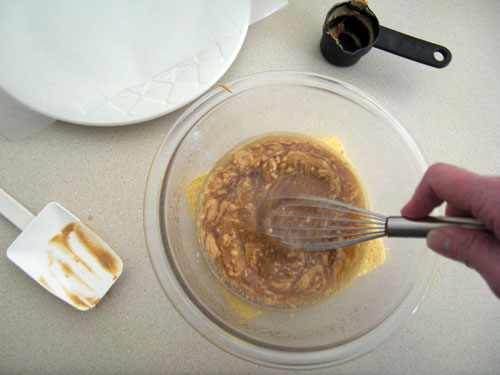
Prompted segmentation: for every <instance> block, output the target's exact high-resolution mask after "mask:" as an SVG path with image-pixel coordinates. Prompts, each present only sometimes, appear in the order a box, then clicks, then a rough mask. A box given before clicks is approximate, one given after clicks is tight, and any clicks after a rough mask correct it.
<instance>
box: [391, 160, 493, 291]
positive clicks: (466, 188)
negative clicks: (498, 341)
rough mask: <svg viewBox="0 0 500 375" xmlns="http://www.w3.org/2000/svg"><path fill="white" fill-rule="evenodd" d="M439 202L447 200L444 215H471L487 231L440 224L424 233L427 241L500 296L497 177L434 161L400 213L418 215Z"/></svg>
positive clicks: (411, 216) (412, 216) (421, 214)
mask: <svg viewBox="0 0 500 375" xmlns="http://www.w3.org/2000/svg"><path fill="white" fill-rule="evenodd" d="M443 202H446V203H447V204H446V215H447V216H472V217H475V218H476V219H479V220H480V221H481V222H482V223H483V224H484V225H486V227H487V228H489V229H490V230H491V233H488V232H485V231H481V230H475V229H465V228H458V227H443V228H439V229H434V230H432V231H431V232H430V233H429V234H428V235H427V245H428V246H429V247H430V248H431V249H433V250H435V251H436V252H437V253H439V254H441V255H443V256H446V257H448V258H451V259H455V260H457V261H459V262H462V263H464V264H466V265H467V266H469V267H471V268H473V269H475V270H476V271H477V272H479V273H480V274H481V276H482V277H483V278H484V279H485V280H486V282H487V283H488V285H489V286H490V288H491V290H492V291H493V293H495V294H496V296H497V297H498V298H500V179H498V178H495V177H484V176H480V175H478V174H475V173H472V172H469V171H466V170H464V169H462V168H458V167H455V166H452V165H449V164H444V163H438V164H434V165H432V166H431V167H429V169H428V170H427V172H426V173H425V175H424V177H423V178H422V181H420V184H419V185H418V187H417V189H416V191H415V194H414V195H413V197H412V198H411V200H410V201H409V202H408V203H407V204H406V205H405V206H404V207H403V209H402V210H401V214H402V215H403V216H405V217H408V218H414V219H416V218H421V217H424V216H427V215H428V214H429V213H430V212H431V211H432V210H433V208H434V207H437V206H439V205H440V204H441V203H443Z"/></svg>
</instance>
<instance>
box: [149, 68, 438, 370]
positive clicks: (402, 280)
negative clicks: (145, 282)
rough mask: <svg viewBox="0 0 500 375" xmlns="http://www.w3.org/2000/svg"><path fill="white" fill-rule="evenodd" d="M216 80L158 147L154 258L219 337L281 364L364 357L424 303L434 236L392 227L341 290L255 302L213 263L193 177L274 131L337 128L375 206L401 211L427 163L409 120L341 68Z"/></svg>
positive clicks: (177, 297)
mask: <svg viewBox="0 0 500 375" xmlns="http://www.w3.org/2000/svg"><path fill="white" fill-rule="evenodd" d="M228 86H229V87H230V88H231V90H232V93H230V92H229V91H227V90H225V89H223V88H216V89H214V90H212V91H210V92H209V93H207V94H206V95H205V96H203V97H202V98H201V99H199V100H198V101H197V102H196V103H195V104H193V105H192V106H191V107H190V108H189V109H187V110H186V111H185V112H184V114H183V115H182V116H181V117H180V118H179V119H178V121H177V123H176V124H175V125H174V127H173V128H172V130H171V131H170V132H169V134H168V135H167V136H166V137H165V139H164V140H163V142H162V144H161V146H160V148H159V149H158V151H157V154H156V156H155V158H154V161H153V164H152V166H151V170H150V173H149V178H148V182H147V187H146V195H145V203H144V229H145V234H146V241H147V246H148V251H149V256H150V259H151V263H152V265H153V268H154V270H155V272H156V276H157V277H158V280H159V282H160V284H161V286H162V287H163V289H164V291H165V293H166V294H167V296H168V297H169V299H170V301H171V302H172V304H173V305H174V307H175V308H176V309H177V311H178V312H179V313H180V314H181V315H182V316H183V317H184V319H185V320H186V321H187V322H188V323H189V324H191V326H192V327H193V328H194V329H195V330H196V331H197V332H199V333H200V334H201V335H202V336H204V337H205V338H206V339H207V340H209V341H210V342H212V343H214V344H215V345H217V346H219V347H220V348H222V349H224V350H226V351H227V352H229V353H232V354H234V355H236V356H238V357H240V358H244V359H247V360H249V361H252V362H256V363H259V364H263V365H268V366H272V367H281V368H317V367H324V366H329V365H333V364H338V363H341V362H345V361H347V360H350V359H353V358H355V357H357V356H360V355H362V354H364V353H366V352H368V351H370V350H371V349H373V348H374V347H375V346H377V345H378V344H380V343H381V342H382V341H384V340H385V339H386V338H387V337H388V336H389V335H390V334H392V333H393V332H394V331H395V330H396V329H397V328H398V327H399V326H400V325H401V324H402V323H403V322H404V320H405V319H407V318H408V316H410V315H411V314H412V313H414V312H415V311H416V310H417V307H418V305H419V303H420V302H421V300H422V298H423V296H424V294H425V292H426V290H427V289H428V287H429V285H430V282H431V280H432V277H433V274H434V272H435V269H436V265H437V256H436V255H435V254H434V253H433V252H431V251H429V250H428V249H427V248H426V245H425V241H423V240H415V239H400V238H387V239H384V244H385V247H386V251H387V254H386V260H385V263H384V264H382V265H381V266H379V267H378V268H377V269H375V270H373V271H372V272H370V273H368V274H367V275H365V276H361V277H359V278H358V279H356V280H355V281H354V282H353V283H352V284H351V285H350V286H349V287H347V288H346V289H344V290H342V291H341V292H340V293H339V294H337V295H335V296H333V297H332V298H329V299H327V300H325V301H323V302H321V303H319V304H316V305H312V306H309V307H304V308H300V309H296V310H293V311H292V310H276V309H274V310H271V309H269V310H266V309H257V308H255V307H252V306H251V305H247V304H246V303H245V302H243V300H240V299H239V297H238V296H236V295H235V294H233V293H232V292H231V291H230V290H229V289H227V288H225V287H224V286H223V284H221V282H220V281H219V280H218V279H217V277H216V276H215V275H214V274H213V273H212V271H211V269H210V267H209V265H208V264H207V262H206V261H205V258H204V257H203V254H202V251H203V250H202V249H201V247H200V244H199V241H198V233H197V227H196V223H195V222H194V221H193V219H192V217H191V216H190V213H189V210H188V203H187V187H188V184H189V182H190V181H191V180H192V179H193V178H195V177H196V176H198V175H199V174H201V173H204V172H207V171H209V170H210V169H211V168H212V166H213V165H214V163H215V162H216V161H217V160H218V159H219V158H220V157H221V156H223V155H224V154H225V153H226V152H227V151H229V150H230V149H232V148H233V147H234V146H235V145H238V144H240V143H242V142H244V141H245V140H247V139H249V138H252V137H255V136H259V135H262V134H266V133H271V132H290V131H292V132H298V133H303V134H307V135H311V136H316V137H325V136H336V137H338V138H339V139H340V140H341V141H342V143H343V144H344V146H345V149H346V153H347V156H348V157H349V158H350V160H351V161H352V164H353V165H354V167H355V168H356V170H357V172H358V173H359V175H360V176H361V179H362V181H363V183H364V185H365V187H366V190H367V193H368V197H369V200H370V203H371V206H372V209H373V210H374V211H376V212H379V213H382V214H398V212H399V209H400V208H401V207H402V206H403V204H404V203H405V202H406V201H407V200H408V199H409V198H410V196H411V194H412V193H413V190H414V188H415V187H416V185H417V183H418V182H419V180H420V178H421V177H422V175H423V172H424V171H425V169H426V166H427V165H426V162H425V159H424V157H423V156H422V153H421V151H420V150H419V148H418V146H417V144H416V143H415V141H414V140H413V139H412V138H411V136H410V135H409V134H408V132H407V131H406V129H405V128H404V127H403V126H402V125H401V124H400V123H399V122H398V121H397V120H396V119H395V118H394V117H392V116H391V115H390V114H389V113H388V112H387V111H386V110H385V109H384V108H382V107H381V106H380V105H379V104H377V103H376V102H375V101H374V100H372V99H370V98H369V97H368V96H366V95H365V94H363V93H362V92H360V91H359V90H358V89H356V88H354V87H352V86H349V85H347V84H345V83H343V82H340V81H337V80H335V79H333V78H329V77H325V76H320V75H316V74H311V73H299V72H266V73H260V74H256V75H253V76H249V77H246V78H242V79H240V80H237V81H234V82H231V83H229V84H228Z"/></svg>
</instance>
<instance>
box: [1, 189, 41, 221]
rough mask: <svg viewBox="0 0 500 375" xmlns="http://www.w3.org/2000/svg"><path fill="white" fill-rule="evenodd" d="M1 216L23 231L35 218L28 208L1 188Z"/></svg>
mask: <svg viewBox="0 0 500 375" xmlns="http://www.w3.org/2000/svg"><path fill="white" fill-rule="evenodd" d="M0 214H2V215H3V216H5V218H6V219H7V220H9V221H10V222H11V223H12V224H14V225H15V226H16V227H18V228H19V229H21V230H24V228H26V227H27V226H28V224H29V223H31V221H32V220H33V219H34V218H35V216H34V215H33V214H32V213H31V212H30V211H29V210H28V209H27V208H26V207H24V206H23V205H22V204H21V203H19V202H18V201H16V200H15V199H14V198H12V197H11V196H10V195H9V194H8V193H7V192H6V191H5V190H3V189H2V188H0Z"/></svg>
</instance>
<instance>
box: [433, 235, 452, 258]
mask: <svg viewBox="0 0 500 375" xmlns="http://www.w3.org/2000/svg"><path fill="white" fill-rule="evenodd" d="M450 244H451V239H450V237H449V236H448V235H447V234H446V233H445V232H444V231H442V230H432V231H430V233H429V234H428V235H427V246H429V247H430V248H431V249H433V250H436V251H437V252H438V253H443V254H448V253H449V252H450Z"/></svg>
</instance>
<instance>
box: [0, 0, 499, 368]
mask: <svg viewBox="0 0 500 375" xmlns="http://www.w3.org/2000/svg"><path fill="white" fill-rule="evenodd" d="M370 3H371V8H372V9H373V10H374V12H375V13H376V14H377V16H378V18H379V20H380V22H381V23H382V24H383V25H385V26H387V27H390V28H393V29H396V30H400V31H403V32H405V33H407V34H410V35H415V36H417V37H419V38H422V39H426V40H429V41H433V42H436V43H439V44H443V45H445V46H447V47H448V48H449V49H450V50H451V51H452V53H453V60H452V62H451V64H450V65H449V66H448V67H447V68H445V69H442V70H440V69H434V68H430V67H427V66H424V65H420V64H417V63H414V62H411V61H409V60H405V59H402V58H399V57H396V56H393V55H391V54H389V53H385V52H382V51H379V50H375V49H374V50H373V51H371V52H370V53H369V54H368V55H366V56H365V57H364V58H363V59H362V60H361V61H360V62H359V63H358V64H357V65H355V66H353V67H351V68H337V67H334V66H332V65H329V64H328V63H327V62H326V61H325V60H324V59H323V57H322V56H321V53H320V51H319V38H320V36H321V25H322V21H323V18H324V15H325V14H326V12H327V11H328V9H329V7H330V6H331V5H332V2H329V1H323V0H321V1H319V0H318V1H304V0H303V1H292V2H291V4H290V5H289V6H288V7H286V8H284V9H282V10H281V11H279V12H278V13H276V14H274V15H272V16H270V17H268V18H266V19H264V20H263V21H261V22H259V23H257V24H255V25H252V26H251V27H250V28H249V31H248V36H247V39H246V41H245V43H244V45H243V48H242V50H241V53H240V54H239V56H238V57H237V59H236V61H235V63H234V64H233V65H232V67H231V68H230V69H229V71H228V72H227V73H226V74H225V75H224V76H223V78H222V79H221V82H228V81H230V80H233V79H236V78H239V77H241V76H245V75H248V74H251V73H254V72H261V71H266V70H303V71H311V72H315V73H320V74H325V75H329V76H332V77H335V78H338V79H341V80H344V81H346V82H348V83H350V84H352V85H355V86H358V87H359V88H361V89H362V90H363V91H365V92H367V93H368V94H369V95H371V96H372V97H374V98H375V99H377V100H378V101H379V102H381V103H382V104H383V105H385V106H386V108H387V109H388V110H389V111H390V112H391V113H392V114H394V115H395V117H396V118H398V119H399V120H400V121H401V123H402V124H404V125H405V126H406V127H407V128H408V129H409V131H410V133H411V134H412V135H413V136H414V137H415V139H416V140H417V142H418V144H419V145H420V146H421V148H422V150H423V152H424V154H425V155H426V157H427V158H428V160H429V162H436V161H447V162H450V163H453V164H457V165H460V166H463V167H465V168H469V169H472V170H474V171H477V172H480V173H484V174H500V170H499V168H500V167H499V166H500V163H499V158H498V149H499V145H500V128H499V125H500V123H499V118H500V105H499V103H500V90H499V87H500V69H499V62H500V48H499V47H500V44H499V39H498V31H499V28H498V20H499V19H500V2H498V1H496V0H490V1H486V0H484V1H475V2H474V1H465V0H460V1H458V0H457V1H453V2H452V1H444V2H443V1H431V0H425V1H397V2H395V1H389V0H373V1H371V2H370ZM183 110H185V108H182V109H180V110H178V111H176V112H174V113H172V114H170V115H167V116H164V117H162V118H159V119H157V120H154V121H150V122H148V123H144V124H139V125H135V126H126V127H118V128H94V127H85V126H77V125H71V124H67V123H56V124H54V125H52V126H50V127H49V128H47V129H45V130H43V131H41V132H39V133H37V134H35V135H32V136H30V137H29V138H26V139H24V140H22V141H20V142H18V143H12V142H9V141H7V140H6V139H5V138H2V137H0V186H1V187H2V188H4V189H5V190H6V191H8V192H10V193H11V194H12V195H14V196H15V197H16V198H17V199H18V200H19V201H21V202H23V203H25V205H26V206H27V207H28V208H29V209H30V210H32V211H33V212H38V211H39V210H40V209H41V208H42V207H43V206H44V205H45V204H46V203H47V202H50V201H57V202H60V203H61V204H62V205H63V206H65V207H67V208H68V209H69V210H70V211H72V212H73V213H74V214H75V215H77V216H78V217H80V218H81V219H82V220H84V221H86V222H87V223H89V224H90V225H91V226H93V227H94V228H96V230H97V231H98V232H99V233H100V234H101V235H102V236H103V237H104V238H105V239H106V240H107V241H108V243H109V244H110V245H111V246H112V247H113V248H114V249H116V251H117V252H118V253H119V255H120V256H121V257H122V259H123V261H124V264H125V269H124V272H123V275H122V276H121V277H120V279H119V280H118V282H117V283H116V284H115V286H113V288H112V289H111V291H110V292H109V293H108V295H107V296H106V297H105V298H104V299H103V300H102V302H101V303H100V304H99V305H98V307H97V308H95V309H94V310H92V311H90V312H84V313H82V312H79V311H77V310H75V309H73V308H72V307H70V306H69V305H66V304H65V303H63V302H61V301H59V300H58V299H56V298H55V297H53V296H51V295H50V294H49V293H46V292H45V291H44V290H43V289H42V288H41V287H40V286H39V285H37V284H36V283H34V282H33V281H31V280H30V279H29V278H28V276H27V275H25V274H24V273H23V272H22V271H21V270H19V269H18V268H17V267H16V266H14V264H12V263H11V262H10V261H8V259H7V258H6V257H5V256H4V257H0V268H1V270H2V272H0V373H2V374H6V373H20V374H21V373H22V374H29V373H33V374H39V373H53V374H67V373H89V374H93V373H95V374H97V373H123V374H137V373H144V374H146V373H181V372H182V373H200V374H202V373H203V374H205V373H207V374H208V373H225V374H234V373H285V371H277V370H270V369H267V368H264V367H260V366H257V365H253V364H250V363H247V362H245V361H242V360H240V359H237V358H235V357H233V356H231V355H229V354H227V353H225V352H223V351H222V350H220V349H218V348H216V347H215V346H213V345H212V344H210V343H208V342H207V341H206V340H205V339H203V338H202V337H201V336H199V335H198V334H197V333H196V332H195V331H194V330H193V329H191V328H190V327H189V326H188V324H187V323H185V322H184V321H183V319H182V318H181V317H180V316H179V315H178V314H177V312H176V311H175V310H174V308H173V307H172V305H171V304H170V302H169V301H168V299H167V297H166V296H165V295H164V294H163V292H162V289H161V288H160V286H159V284H158V282H157V281H156V278H155V276H154V273H153V269H152V267H151V265H150V262H149V259H148V256H147V252H146V247H145V242H144V232H143V228H142V202H143V193H144V188H145V184H146V176H147V173H148V168H149V166H150V163H151V161H152V158H153V155H154V153H155V150H156V148H157V147H158V145H159V144H160V142H161V140H162V139H163V137H164V136H165V135H166V133H167V132H168V131H169V129H170V128H171V126H172V125H173V124H174V122H175V120H176V119H177V118H178V117H179V115H180V114H181V113H182V112H183ZM0 121H2V120H1V115H0ZM90 215H91V216H92V220H90V219H89V217H90ZM17 235H18V230H17V229H16V228H15V227H14V226H13V225H11V224H10V223H9V222H8V221H6V220H5V219H4V218H2V217H0V248H2V249H6V248H7V247H8V246H9V244H10V243H11V242H12V241H13V240H14V239H15V238H16V236H17ZM499 358H500V301H498V300H497V299H496V298H495V297H494V296H493V294H492V293H491V292H490V290H489V289H488V287H487V286H486V284H485V283H484V281H483V280H482V279H481V278H480V277H479V276H478V275H477V274H476V273H475V272H474V271H472V270H470V269H467V268H466V267H464V266H462V265H460V264H457V263H454V262H451V261H448V260H446V259H441V261H440V265H439V270H438V272H437V274H436V277H435V280H434V282H433V285H432V287H431V289H430V291H429V292H428V294H427V296H426V298H425V300H424V302H423V303H422V305H421V307H420V309H419V311H418V312H417V313H416V314H415V315H413V316H412V317H411V318H410V319H409V320H408V321H407V323H406V324H405V325H403V327H401V328H400V329H399V330H398V331H397V332H396V333H395V334H394V335H393V336H392V337H391V338H390V339H389V340H388V341H387V342H385V343H384V344H382V345H381V346H379V347H378V348H376V349H375V350H374V351H372V352H371V353H369V354H367V355H365V356H363V357H361V358H359V359H356V360H354V361H351V362H349V363H346V364H344V365H340V366H338V367H335V368H331V369H328V370H322V371H318V372H317V373H332V374H333V373H335V374H343V373H393V374H401V373H412V374H416V373H449V374H456V373H482V374H486V373H497V374H498V373H499V372H500V362H499ZM309 373H310V372H309Z"/></svg>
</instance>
